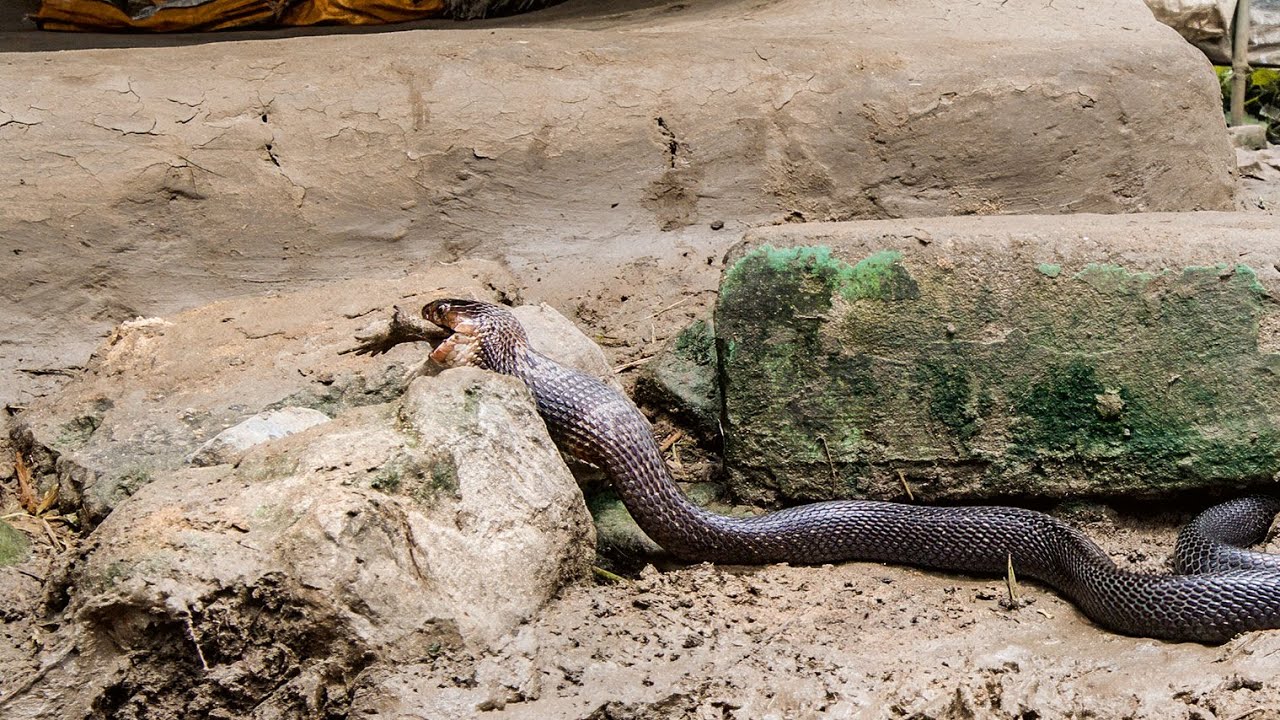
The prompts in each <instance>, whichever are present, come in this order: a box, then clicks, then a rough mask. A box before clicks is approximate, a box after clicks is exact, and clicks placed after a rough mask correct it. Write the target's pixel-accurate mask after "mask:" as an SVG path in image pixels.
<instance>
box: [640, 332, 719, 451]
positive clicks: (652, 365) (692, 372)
mask: <svg viewBox="0 0 1280 720" xmlns="http://www.w3.org/2000/svg"><path fill="white" fill-rule="evenodd" d="M715 360H716V349H715V334H714V330H713V329H712V325H711V323H710V322H708V321H707V320H695V321H693V323H691V324H690V325H689V326H688V327H686V328H685V329H683V330H681V331H680V333H679V334H677V335H676V336H675V337H674V338H672V339H671V341H669V342H668V343H667V344H666V345H665V346H664V347H663V349H662V350H661V351H660V352H659V353H658V355H657V357H655V358H653V359H652V360H650V361H649V362H648V363H645V365H644V367H643V369H642V370H641V371H640V376H639V377H638V378H637V379H636V400H637V401H638V402H641V403H643V404H645V405H647V406H649V407H652V408H658V409H661V410H663V411H665V412H669V413H671V414H672V415H673V416H674V417H676V418H677V419H679V420H681V421H682V422H684V423H686V424H687V425H689V426H690V427H692V428H694V429H695V430H696V431H697V432H698V433H699V434H700V435H701V436H702V437H704V438H714V437H718V436H719V434H720V387H719V385H718V384H717V380H716V362H715Z"/></svg>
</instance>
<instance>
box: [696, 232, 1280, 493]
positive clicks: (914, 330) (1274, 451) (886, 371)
mask: <svg viewBox="0 0 1280 720" xmlns="http://www.w3.org/2000/svg"><path fill="white" fill-rule="evenodd" d="M1159 217H1160V218H1161V221H1160V222H1159V223H1156V226H1157V229H1156V231H1153V232H1150V233H1148V235H1152V236H1154V237H1143V235H1142V233H1141V232H1137V233H1135V232H1134V231H1133V225H1134V221H1133V220H1132V219H1127V220H1126V219H1122V218H1106V217H1102V216H1084V218H1083V221H1082V224H1084V225H1085V226H1086V229H1085V230H1083V231H1082V230H1076V229H1068V228H1067V227H1064V221H1063V220H1062V219H1060V218H1052V219H1050V218H947V219H937V220H929V221H913V222H911V223H907V221H900V224H898V225H897V226H895V225H894V224H893V223H891V222H879V223H877V222H873V223H848V224H832V225H819V226H815V227H814V228H812V229H809V230H808V232H809V233H811V235H810V236H806V235H805V232H806V231H805V229H803V228H801V229H783V230H766V231H759V232H757V233H755V234H754V235H753V236H749V238H748V240H747V241H746V242H745V243H744V244H743V245H742V246H740V247H739V248H738V249H737V250H736V251H735V252H734V254H733V258H734V261H733V262H732V263H731V264H730V265H729V267H728V269H727V270H726V272H725V275H724V278H723V282H722V285H721V293H720V299H719V302H718V305H717V308H716V317H715V331H716V344H717V353H718V367H719V377H720V384H721V387H722V389H723V392H724V403H725V432H726V466H727V467H728V468H729V471H730V472H729V475H730V482H731V485H732V488H733V490H734V491H735V493H736V494H737V495H739V496H740V497H743V498H745V499H748V500H752V501H770V500H783V501H791V500H817V499H828V498H839V497H864V496H876V497H901V496H904V495H905V494H906V492H907V491H906V487H908V486H909V487H910V488H911V491H912V493H913V494H914V495H916V496H917V497H925V498H945V499H983V498H997V497H1010V496H1039V497H1047V498H1057V497H1064V496H1069V495H1092V496H1117V495H1126V496H1152V495H1156V494H1161V493H1164V492H1167V491H1172V490H1180V491H1182V490H1191V489H1195V488H1205V487H1211V486H1222V485H1226V486H1231V487H1240V486H1246V485H1257V484H1262V483H1269V482H1271V481H1272V480H1273V478H1277V477H1278V476H1280V342H1277V340H1276V337H1277V335H1278V334H1280V302H1277V297H1278V296H1280V292H1278V290H1280V268H1278V267H1277V266H1276V265H1275V264H1273V263H1274V259H1275V258H1277V257H1280V233H1277V232H1275V231H1273V232H1271V233H1270V234H1269V235H1267V234H1262V235H1258V234H1256V233H1250V232H1246V231H1243V230H1239V231H1237V232H1234V233H1232V232H1226V233H1222V232H1220V231H1219V229H1217V228H1215V237H1213V243H1212V244H1210V243H1207V242H1206V243H1203V244H1201V243H1199V242H1198V241H1196V238H1198V237H1199V234H1205V235H1208V234H1209V232H1208V230H1207V229H1205V228H1200V227H1198V226H1194V225H1193V226H1192V227H1190V228H1188V229H1186V230H1185V231H1184V232H1182V233H1180V232H1179V231H1178V228H1177V227H1176V226H1177V224H1178V222H1180V221H1171V220H1168V219H1167V217H1166V216H1159ZM1018 221H1021V224H1019V222H1018ZM1170 224H1172V225H1173V227H1170ZM903 225H909V227H903ZM844 226H847V227H844ZM868 226H870V227H868ZM922 226H923V227H922ZM887 229H892V230H893V231H886V230H887ZM1229 229H1230V228H1229ZM1082 233H1087V235H1088V237H1091V238H1094V240H1093V241H1090V242H1082V241H1080V240H1079V237H1080V235H1081V234H1082ZM1183 235H1187V236H1190V237H1183ZM1224 235H1225V237H1223V236H1224ZM1161 237H1168V238H1169V239H1168V240H1167V241H1166V242H1158V241H1157V240H1158V239H1159V238H1161ZM921 238H926V239H927V242H926V241H922V240H921ZM802 241H808V242H802ZM1073 241H1074V243H1075V244H1074V245H1072V244H1071V243H1072V242H1073Z"/></svg>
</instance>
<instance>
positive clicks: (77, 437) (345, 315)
mask: <svg viewBox="0 0 1280 720" xmlns="http://www.w3.org/2000/svg"><path fill="white" fill-rule="evenodd" d="M510 282H511V281H510V278H509V276H507V275H506V274H505V273H504V272H503V271H501V269H499V268H496V267H494V266H493V265H491V264H488V263H483V262H473V263H462V264H459V265H455V266H449V267H435V268H431V269H429V270H427V271H424V272H420V273H415V274H413V275H408V276H405V277H403V278H400V279H396V280H383V281H377V280H358V281H348V282H344V283H335V284H332V285H329V286H326V287H323V288H318V289H310V290H303V291H300V292H296V293H282V294H275V295H271V296H265V297H264V296H257V297H245V298H238V299H235V300H227V301H222V302H219V303H213V304H210V305H207V306H204V307H200V308H197V309H194V310H191V311H188V312H185V313H182V314H179V315H176V316H174V317H172V318H168V319H157V318H151V319H144V320H134V321H129V322H126V323H123V324H121V325H120V326H119V327H118V328H116V330H115V331H114V332H113V333H112V335H111V336H110V337H109V338H108V339H107V341H106V343H104V344H103V346H102V347H101V348H99V350H98V351H97V352H96V353H95V355H94V356H93V358H91V360H90V362H89V364H88V367H87V368H86V370H85V372H84V373H82V374H80V375H78V376H77V377H75V378H74V379H72V380H71V381H69V382H68V383H66V384H65V385H64V386H63V387H62V388H61V390H60V391H59V392H57V393H56V394H54V395H52V396H50V397H48V398H43V399H41V400H39V401H37V402H34V403H32V404H31V406H30V407H29V408H28V409H27V410H26V411H25V412H23V413H22V414H21V415H20V416H18V417H17V418H15V421H16V422H15V423H14V424H15V426H16V431H15V435H16V436H17V440H18V441H19V442H18V444H19V447H20V449H22V450H23V452H26V453H28V454H30V455H31V456H32V457H33V458H34V464H35V466H36V467H37V468H38V469H39V470H40V471H41V472H46V473H47V472H56V474H57V476H58V482H59V485H60V487H59V491H60V494H59V498H60V502H61V503H62V504H63V507H64V508H66V509H68V510H73V511H76V512H81V513H82V514H83V520H85V521H86V522H88V523H90V524H93V523H96V522H97V521H99V520H101V519H102V518H103V517H105V516H106V514H107V513H109V512H110V511H111V508H113V507H115V505H116V504H117V503H118V502H119V501H120V500H121V499H123V498H125V497H127V496H128V495H129V494H130V493H131V492H133V491H134V490H136V489H137V488H138V487H139V486H141V485H143V484H145V483H146V482H148V481H149V480H150V479H151V478H153V477H155V476H157V475H158V474H161V473H163V472H165V471H167V470H170V469H174V468H177V467H180V466H182V465H183V464H184V463H185V462H186V460H187V459H188V458H189V457H191V456H193V455H194V454H196V452H197V450H198V449H199V448H200V447H201V446H202V445H204V444H205V443H209V442H211V441H212V443H213V444H211V445H210V447H209V448H208V449H209V450H210V451H212V450H213V449H214V447H215V446H217V445H221V444H222V441H221V440H218V441H213V438H214V437H215V436H217V435H218V434H219V433H222V432H223V431H224V430H225V429H226V428H228V427H231V426H233V425H237V424H239V423H241V422H244V421H245V420H246V419H247V418H250V417H253V416H255V415H258V414H259V413H271V412H273V411H277V410H280V409H282V408H286V407H290V408H298V409H304V408H305V409H306V412H307V413H308V414H309V415H310V416H311V417H312V418H315V419H319V418H320V417H321V415H324V416H329V417H332V416H334V415H337V414H338V413H340V412H342V411H343V410H346V409H349V408H352V407H359V406H363V405H370V404H378V403H385V402H388V401H391V400H395V399H396V398H398V397H399V396H400V395H401V394H402V393H403V392H404V390H405V388H406V387H407V386H408V384H409V382H410V381H412V380H413V378H415V377H417V376H418V375H419V374H420V373H421V372H422V368H423V366H424V364H425V362H426V355H427V352H428V351H429V348H428V346H427V345H426V344H425V343H420V344H416V345H403V346H400V347H396V348H393V349H392V350H391V351H390V352H388V353H386V354H383V355H377V356H362V355H355V354H342V353H343V351H346V350H350V349H351V348H352V347H354V346H355V345H357V342H356V340H355V339H354V336H355V335H356V334H357V332H359V330H360V329H361V328H362V327H363V326H365V325H367V324H368V323H369V318H370V317H371V316H375V315H381V314H383V313H387V312H388V311H389V309H390V308H391V306H392V305H394V304H397V303H398V304H400V305H404V306H406V307H410V306H412V307H413V308H414V312H416V311H417V309H418V308H420V307H421V306H422V304H425V303H426V302H427V301H428V300H429V299H431V298H432V297H434V293H440V292H452V293H457V294H476V295H477V297H487V298H494V294H496V293H494V294H489V295H485V294H484V293H483V292H481V293H476V291H475V290H474V289H473V286H474V285H476V284H480V285H486V284H487V285H489V286H491V287H495V288H510ZM450 289H452V290H450ZM299 411H300V410H295V412H299ZM203 457H204V462H216V461H221V460H220V456H219V455H218V454H217V453H204V454H203ZM221 457H222V458H225V459H229V457H228V456H225V455H224V456H221Z"/></svg>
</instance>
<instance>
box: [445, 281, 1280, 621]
mask: <svg viewBox="0 0 1280 720" xmlns="http://www.w3.org/2000/svg"><path fill="white" fill-rule="evenodd" d="M422 314H423V317H425V318H426V319H427V320H429V321H431V322H432V323H434V324H436V325H438V326H440V327H441V328H443V329H445V330H448V331H451V334H450V335H449V336H448V337H447V338H446V339H445V340H444V341H443V342H441V343H440V344H439V345H438V346H437V347H436V349H435V350H434V351H433V352H432V358H433V359H435V360H436V361H437V362H439V363H441V364H443V365H446V366H457V365H472V366H477V367H481V368H485V369H489V370H493V371H496V372H499V373H503V374H506V375H512V376H514V377H516V378H518V379H520V380H521V381H523V382H524V383H525V384H526V385H527V386H528V387H529V390H530V391H531V393H532V394H533V397H534V400H535V401H536V403H537V407H538V411H539V413H540V414H541V415H542V417H543V419H544V420H545V422H546V424H547V427H548V429H549V431H550V433H551V436H552V438H553V439H554V440H555V441H556V442H557V444H559V445H560V446H561V448H562V449H564V450H565V451H566V452H568V453H569V454H571V455H574V456H576V457H578V458H580V459H582V460H586V461H588V462H591V463H594V464H596V465H597V466H599V467H601V468H603V469H604V470H605V472H606V473H607V474H608V475H609V476H610V478H611V479H612V481H613V484H614V487H615V489H616V490H617V492H618V494H619V495H620V496H621V498H622V501H623V503H624V504H625V505H626V507H627V509H628V510H629V511H630V512H631V515H632V516H633V517H634V518H635V520H636V522H637V523H638V524H639V525H640V527H641V528H642V529H643V530H644V531H645V532H646V533H647V534H648V535H649V536H650V537H652V538H653V540H655V541H656V542H657V543H658V544H659V545H661V546H662V547H663V548H665V549H666V550H667V551H668V552H670V553H672V554H674V555H676V556H677V557H679V558H682V559H685V560H690V561H711V562H719V563H734V564H759V563H772V562H790V563H801V564H814V563H826V562H835V561H841V560H871V561H881V562H892V563H903V564H911V565H917V566H922V567H929V568H938V569H944V570H953V571H963V572H973V573H1004V572H1005V569H1006V567H1007V563H1008V562H1009V561H1010V560H1012V563H1013V567H1014V568H1015V569H1016V570H1017V572H1018V573H1020V574H1022V575H1024V576H1030V577H1033V578H1036V579H1038V580H1040V581H1042V582H1044V583H1047V584H1048V585H1050V586H1052V587H1054V588H1056V589H1057V590H1058V591H1059V592H1061V593H1062V594H1063V595H1065V596H1067V597H1068V598H1069V599H1070V600H1071V601H1072V602H1074V603H1075V604H1076V606H1077V607H1078V608H1079V609H1080V610H1081V611H1082V612H1084V614H1086V615H1088V616H1089V617H1090V618H1092V619H1093V620H1094V621H1096V622H1097V623H1098V624H1100V625H1103V626H1106V627H1108V628H1111V629H1113V630H1116V631H1118V632H1123V633H1128V634H1133V635H1144V636H1150V637H1158V638H1166V639H1171V640H1195V641H1201V642H1222V641H1225V640H1227V639H1230V638H1231V637H1233V636H1234V635H1236V634H1238V633H1240V632H1243V631H1247V630H1259V629H1264V628H1277V627H1280V556H1273V555H1267V554H1264V553H1257V552H1251V551H1248V550H1244V549H1242V548H1243V547H1245V546H1248V545H1251V544H1253V543H1255V542H1257V541H1259V540H1260V539H1262V538H1263V537H1264V536H1265V534H1266V532H1267V530H1268V528H1269V526H1270V524H1271V521H1272V519H1273V517H1274V516H1275V514H1276V512H1277V511H1280V501H1277V500H1276V499H1274V498H1268V497H1246V498H1241V499H1238V500H1233V501H1230V502H1227V503H1224V504H1222V505H1218V506H1216V507H1213V508H1211V509H1209V510H1207V511H1206V512H1204V513H1203V514H1201V515H1200V516H1199V517H1197V518H1196V519H1195V520H1194V521H1192V522H1191V523H1190V524H1189V525H1188V526H1187V527H1186V528H1185V529H1183V531H1182V532H1181V533H1180V534H1179V537H1178V543H1177V548H1176V549H1175V568H1176V572H1177V573H1178V574H1172V575H1152V574H1141V573H1135V572H1130V571H1127V570H1123V569H1121V568H1118V567H1116V565H1115V563H1113V562H1112V561H1111V559H1110V558H1109V557H1108V556H1107V554H1106V553H1105V552H1104V551H1103V550H1102V549H1101V548H1099V547H1098V546H1097V545H1096V544H1094V543H1093V541H1091V540H1090V539H1089V538H1088V537H1086V536H1085V535H1084V534H1083V533H1081V532H1080V531H1079V530H1076V529H1074V528H1072V527H1070V526H1068V525H1065V524H1064V523H1062V522H1060V521H1058V520H1056V519H1054V518H1053V517H1050V516H1049V515H1045V514H1044V513H1039V512H1035V511H1031V510H1024V509H1020V508H1013V507H925V506H918V505H907V504H901V503H893V502H879V501H869V500H842V501H831V502H819V503H813V504H810V505H802V506H799V507H793V508H788V509H785V510H780V511H777V512H773V513H768V514H765V515H760V516H756V517H746V518H737V517H727V516H724V515H717V514H715V513H712V512H709V511H707V510H705V509H703V508H701V507H699V506H697V505H695V504H693V503H692V502H690V501H689V500H688V499H687V498H685V496H684V495H683V493H682V492H681V491H680V489H679V488H678V486H677V485H676V484H675V482H674V481H673V480H672V478H671V476H670V474H669V473H668V471H667V468H666V464H665V462H664V461H663V458H662V455H661V453H660V451H659V450H658V447H657V444H656V443H655V442H654V440H653V435H652V432H651V430H650V427H649V423H648V421H647V420H645V418H644V416H643V415H641V414H640V411H639V410H638V409H636V407H635V405H633V404H632V403H631V401H630V400H628V399H627V398H626V397H625V396H624V395H622V394H621V393H619V392H617V391H615V390H613V389H612V388H609V387H608V386H606V385H605V384H604V383H602V382H600V381H599V380H597V379H596V378H593V377H590V376H588V375H585V374H583V373H581V372H578V371H576V370H573V369H570V368H566V367H564V366H561V365H559V364H557V363H556V362H554V361H552V360H550V359H548V358H546V357H544V356H542V355H540V354H538V353H537V352H535V351H534V350H533V349H532V348H531V347H530V346H529V344H528V341H527V338H526V336H525V333H524V329H523V328H522V327H521V326H520V323H519V322H518V321H517V320H516V319H515V317H514V316H513V315H512V314H511V313H510V312H508V311H507V310H506V309H505V308H502V307H500V306H497V305H492V304H489V303H482V302H475V301H468V300H437V301H435V302H432V303H430V304H428V305H427V306H426V307H424V308H423V311H422Z"/></svg>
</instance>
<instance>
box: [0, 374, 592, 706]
mask: <svg viewBox="0 0 1280 720" xmlns="http://www.w3.org/2000/svg"><path fill="white" fill-rule="evenodd" d="M593 543H594V533H593V530H592V527H591V521H590V517H589V516H588V514H587V512H586V507H585V505H584V503H583V500H582V496H581V494H580V493H579V491H578V488H577V485H576V484H575V482H574V480H573V478H572V476H571V475H570V474H569V472H568V470H567V469H566V468H565V466H564V463H563V462H562V460H561V459H560V456H559V453H558V452H557V450H556V448H555V446H554V445H553V444H552V442H551V439H550V438H549V437H548V435H547V432H546V428H545V426H544V425H543V423H542V421H541V420H540V418H539V417H538V415H537V411H536V410H535V408H534V406H533V401H532V398H531V397H530V396H529V394H528V391H527V390H526V389H525V388H524V386H523V385H522V384H521V383H519V382H518V381H516V380H514V379H512V378H506V377H501V376H498V375H495V374H492V373H487V372H483V371H480V370H475V369H470V368H462V369H457V370H449V371H445V372H444V373H443V374H441V375H439V376H435V377H423V378H420V379H417V380H415V381H414V382H413V384H412V385H411V386H410V387H409V389H408V391H407V392H406V394H405V396H404V398H403V399H402V400H401V401H399V402H394V403H388V404H381V405H374V406H367V407H361V408H356V409H353V410H349V411H347V412H344V413H343V414H342V415H340V416H339V417H338V418H336V419H334V420H333V421H331V422H328V423H324V424H322V425H319V426H316V427H313V428H311V429H309V430H305V431H303V432H300V433H298V434H295V435H292V436H289V437H287V438H283V439H279V440H275V441H273V442H271V443H268V444H265V445H261V446H259V447H257V448H255V449H253V450H251V451H250V452H249V453H248V454H247V456H246V457H245V458H244V459H243V460H242V461H241V462H240V463H239V464H238V465H236V466H234V467H233V466H231V465H218V466H214V467H208V468H192V469H182V470H177V471H169V472H165V473H162V474H160V475H159V476H158V477H157V478H156V479H155V480H154V481H153V482H151V483H149V484H147V485H146V486H144V487H141V488H139V489H138V491H137V492H135V493H134V494H133V495H132V496H131V497H129V498H128V499H126V500H124V501H123V502H122V503H121V505H120V506H119V507H118V508H117V509H116V511H115V512H114V513H112V514H111V515H110V516H109V517H108V518H107V519H106V520H105V521H104V522H103V523H102V524H101V525H99V526H98V528H97V529H96V530H95V531H94V533H93V534H92V535H91V536H90V538H89V541H88V543H87V545H86V547H85V549H84V553H83V559H82V560H80V561H78V562H77V563H76V564H75V565H74V566H73V567H72V568H71V569H70V571H69V572H68V573H67V577H66V578H65V580H64V581H63V586H64V587H63V590H62V592H64V593H66V594H67V597H68V598H69V600H67V601H65V602H67V605H66V608H65V610H63V611H62V613H61V618H62V620H63V630H62V635H61V636H60V637H61V639H62V640H63V641H64V642H69V643H72V644H73V646H74V647H75V652H74V659H73V660H68V661H67V662H65V663H63V664H58V665H56V666H55V667H54V668H53V670H52V671H51V672H49V673H48V674H47V675H46V676H45V677H44V678H43V679H41V680H40V681H39V682H37V683H36V684H35V685H34V686H33V687H32V688H31V689H30V690H28V691H27V692H26V693H24V695H23V696H22V697H20V698H18V699H17V700H15V701H13V702H10V703H9V705H8V706H7V711H8V712H13V713H15V714H13V715H6V716H7V717H14V718H28V717H64V718H81V717H132V716H135V715H138V716H141V715H144V714H146V715H147V716H166V717H186V716H191V715H193V714H198V713H199V712H200V711H201V709H202V708H210V707H217V708H220V709H221V710H222V711H223V712H226V713H230V714H229V715H227V716H228V717H230V716H235V717H299V716H324V715H325V713H326V711H334V712H339V711H340V709H342V708H343V707H344V705H343V704H344V703H345V702H347V694H348V692H349V683H351V682H352V681H353V679H354V678H355V676H356V675H357V674H358V673H359V672H361V671H362V670H364V669H365V668H367V667H369V666H371V665H374V664H378V663H382V664H388V665H395V664H398V663H401V662H409V661H423V660H427V659H429V658H432V657H435V656H437V655H440V654H441V653H452V652H460V651H472V652H478V651H483V650H484V649H486V648H489V647H491V646H494V645H495V644H497V643H500V642H504V641H503V640H502V638H504V636H506V635H507V634H508V633H510V632H511V631H512V630H513V629H514V628H516V627H517V626H518V625H519V624H520V623H521V622H523V621H524V620H526V619H528V618H529V617H530V615H531V613H533V612H534V611H535V610H537V609H538V608H540V607H541V606H542V605H543V603H545V602H546V600H547V599H548V598H549V597H550V596H551V594H552V593H554V592H555V591H556V590H557V589H558V588H560V587H561V585H562V584H563V583H565V582H566V581H570V580H573V579H575V578H579V577H582V576H583V574H584V572H585V570H586V569H587V566H588V563H589V562H590V558H591V557H592V547H593ZM37 711H38V712H37Z"/></svg>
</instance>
